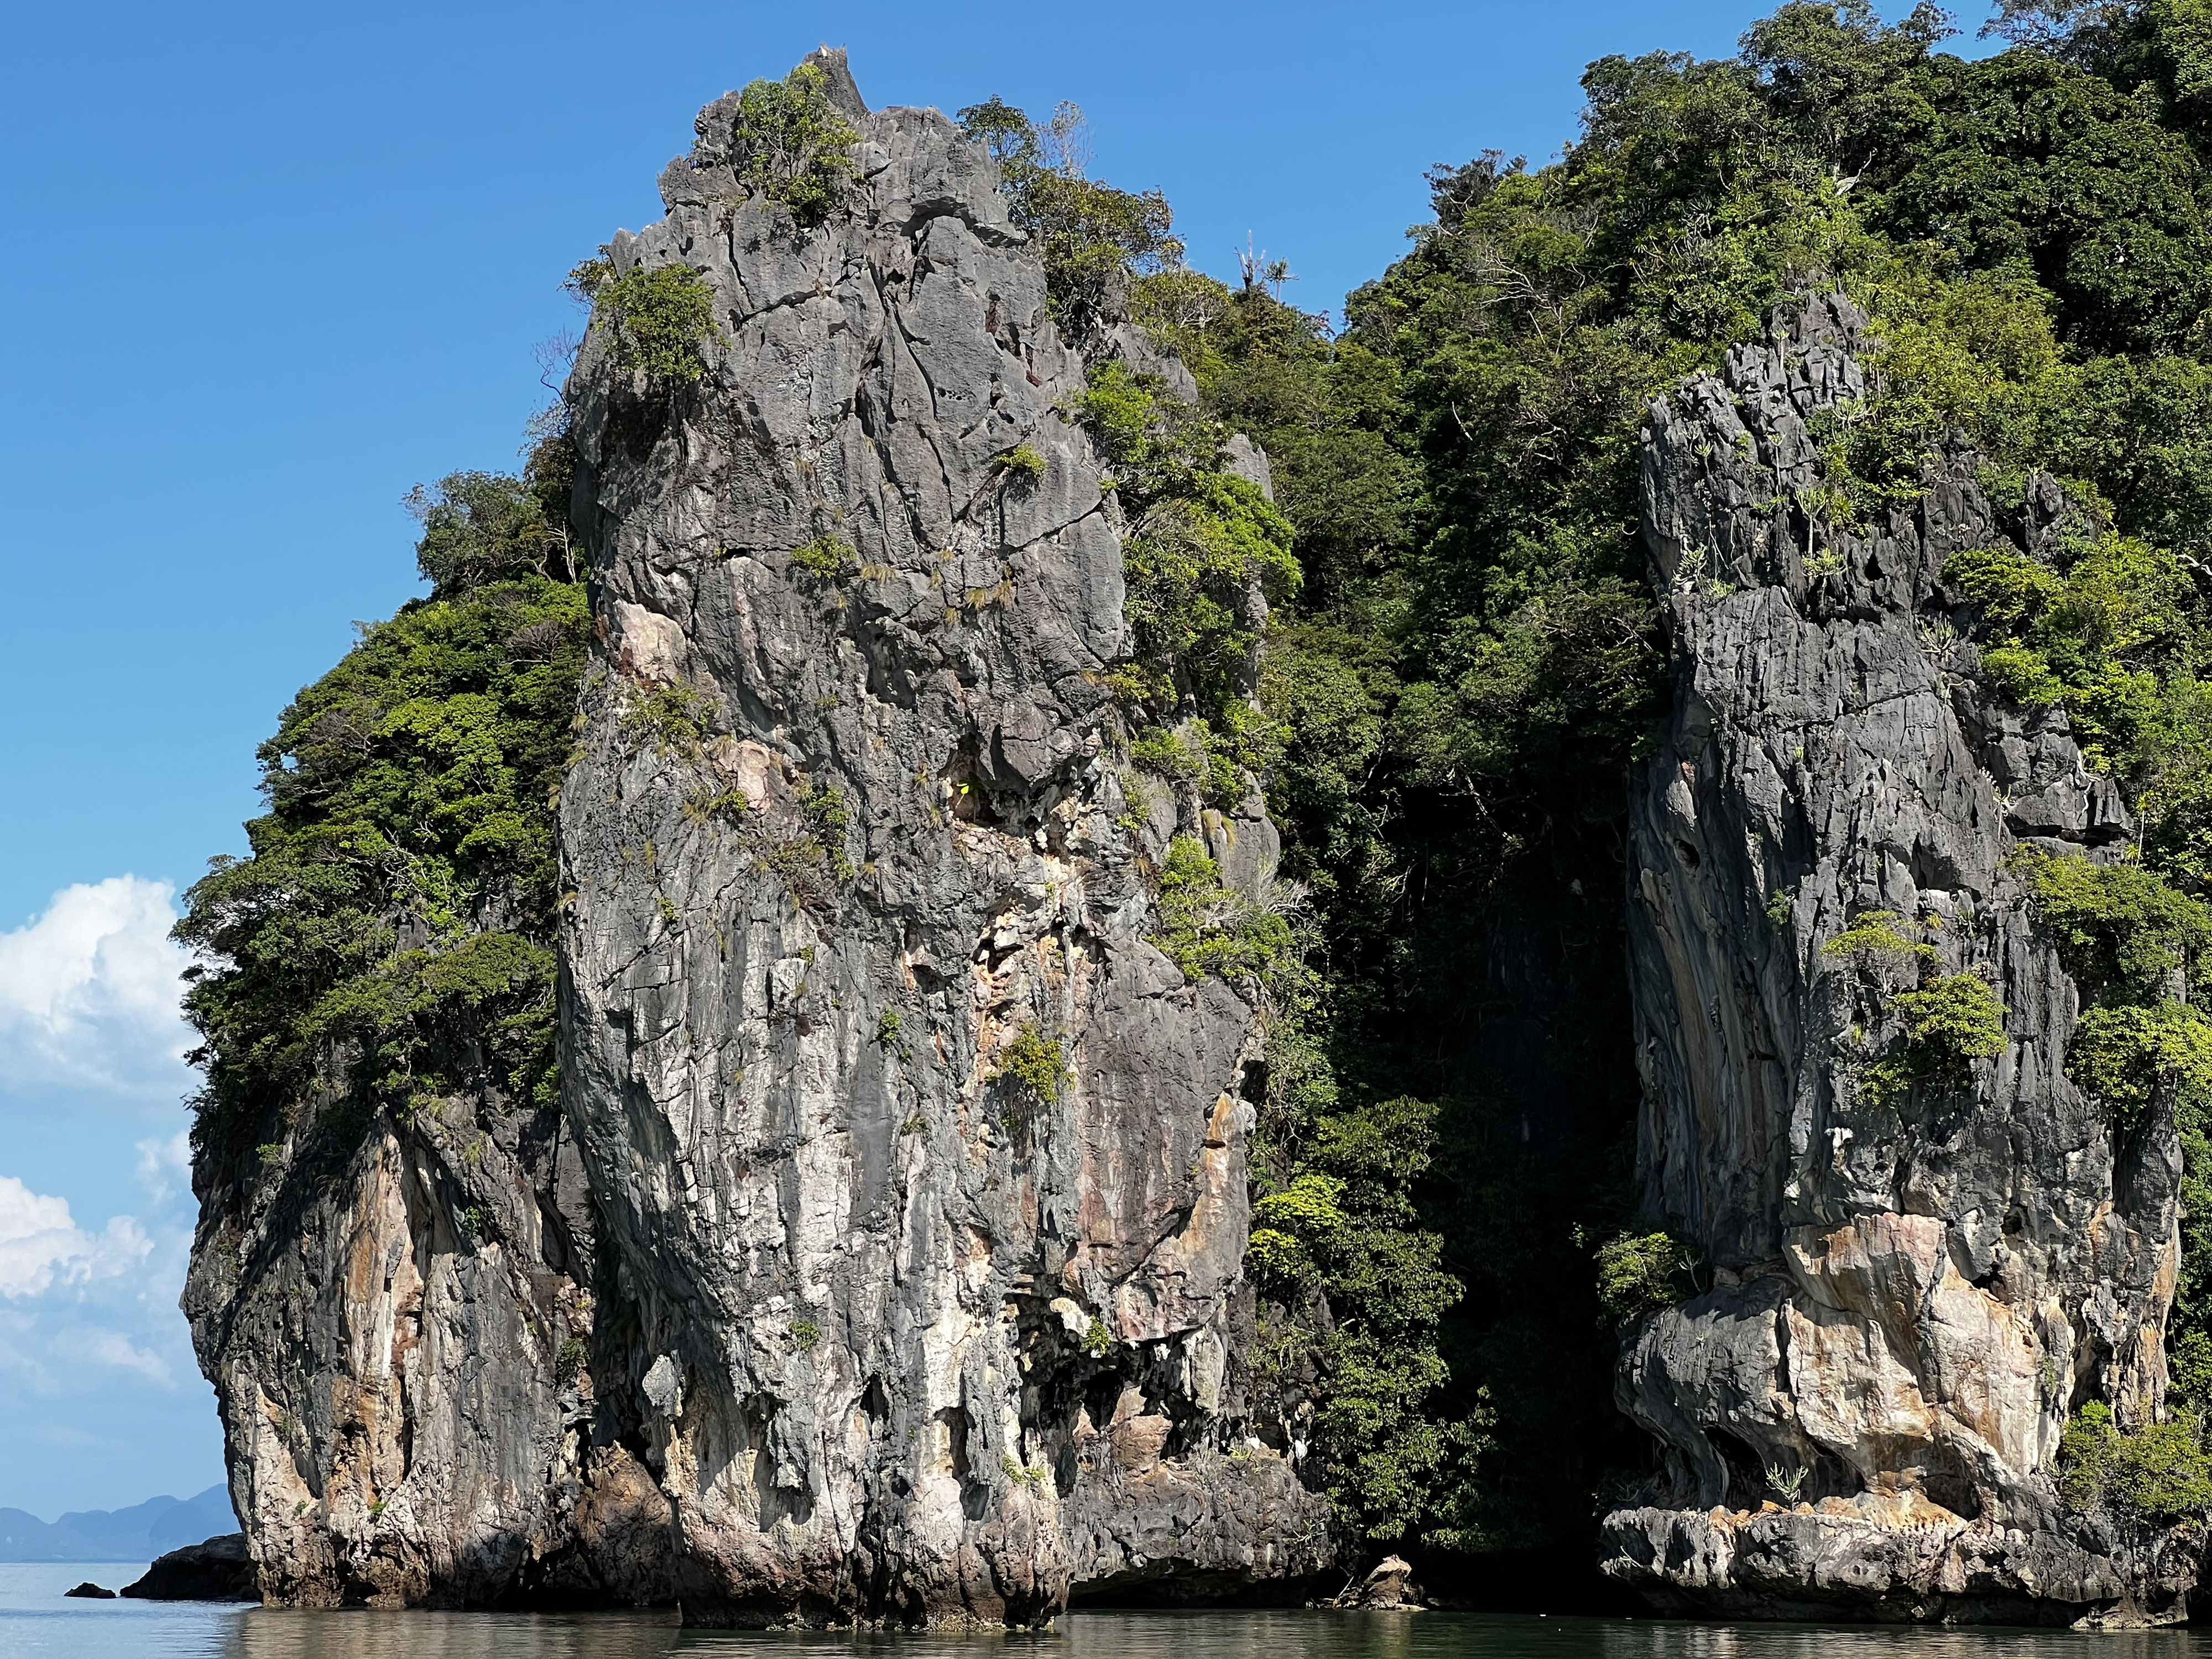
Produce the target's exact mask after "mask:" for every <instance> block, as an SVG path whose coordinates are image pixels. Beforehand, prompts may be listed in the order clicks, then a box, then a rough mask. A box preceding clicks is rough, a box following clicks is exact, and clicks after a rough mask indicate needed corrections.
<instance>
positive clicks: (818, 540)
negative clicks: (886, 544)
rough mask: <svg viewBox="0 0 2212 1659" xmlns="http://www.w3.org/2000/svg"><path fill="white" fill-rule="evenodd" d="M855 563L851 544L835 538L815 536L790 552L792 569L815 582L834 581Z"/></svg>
mask: <svg viewBox="0 0 2212 1659" xmlns="http://www.w3.org/2000/svg"><path fill="white" fill-rule="evenodd" d="M854 562H855V557H854V552H853V548H852V544H850V543H849V542H847V541H844V540H842V538H838V537H836V536H817V537H815V538H814V539H813V540H811V541H808V542H801V543H800V544H799V545H798V546H797V547H794V548H793V549H792V550H791V563H792V568H793V569H796V570H803V571H805V573H806V574H808V575H810V576H811V577H813V578H814V579H815V580H817V581H825V582H829V581H835V580H837V578H838V577H840V576H842V575H843V574H845V572H846V571H848V570H849V569H851V568H853V565H854Z"/></svg>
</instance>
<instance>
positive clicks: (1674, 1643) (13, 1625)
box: [0, 1602, 2212, 1659]
mask: <svg viewBox="0 0 2212 1659" xmlns="http://www.w3.org/2000/svg"><path fill="white" fill-rule="evenodd" d="M24 1638H28V1639H24ZM0 1652H4V1653H5V1654H6V1655H7V1656H8V1659H17V1656H18V1655H21V1656H26V1659H28V1656H33V1655H35V1656H38V1659H93V1656H95V1655H96V1656H100V1659H108V1656H121V1659H132V1656H137V1655H147V1656H159V1659H709V1656H713V1659H2212V1637H2202V1636H2199V1635H2197V1634H2196V1633H2195V1632H2187V1631H2148V1632H2138V1633H2134V1634H2128V1635H2075V1634H2072V1633H2070V1632H2063V1631H2030V1630H1978V1629H1961V1630H1932V1629H1927V1628H1923V1627H1913V1626H1879V1627H1869V1626H1846V1627H1835V1626H1774V1625H1683V1624H1668V1623H1661V1622H1658V1621H1646V1620H1597V1619H1534V1618H1522V1617H1511V1618H1505V1617H1499V1618H1489V1617H1479V1616H1474V1615H1462V1614H1456V1613H1417V1614H1408V1613H1322V1612H1313V1611H1281V1612H1222V1613H1076V1614H1073V1615H1072V1616H1071V1617H1069V1618H1066V1619H1064V1620H1061V1621H1060V1627H1059V1628H1058V1629H1057V1630H1056V1631H1054V1632H1048V1633H1046V1634H1042V1635H1034V1634H1024V1635H1012V1636H1009V1635H967V1636H952V1635H936V1634H925V1635H904V1634H900V1635H877V1634H860V1635H852V1634H844V1633H820V1632H810V1633H806V1634H798V1635H783V1634H774V1635H771V1634H768V1633H764V1632H750V1631H687V1630H681V1629H678V1627H677V1626H675V1625H674V1624H673V1623H671V1622H670V1621H669V1620H666V1619H665V1618H659V1617H652V1616H625V1615H617V1614H573V1615H560V1614H541V1615H513V1614H499V1613H368V1612H345V1613H294V1612H283V1611H277V1610H269V1609H263V1608H258V1607H254V1608H246V1607H230V1608H213V1607H205V1608H201V1607H191V1608H186V1607H175V1608H173V1609H169V1610H166V1611H164V1610H161V1609H157V1608H155V1607H149V1606H147V1605H146V1604H144V1603H137V1604H135V1605H134V1604H130V1603H125V1604H121V1605H118V1604H116V1603H113V1602H105V1603H101V1602H95V1603H90V1604H86V1603H76V1604H72V1605H71V1606H70V1607H66V1608H64V1607H53V1608H52V1610H51V1611H50V1612H47V1613H46V1616H44V1617H43V1618H41V1617H40V1616H39V1614H38V1613H33V1610H32V1609H30V1608H28V1607H21V1608H19V1609H15V1610H10V1609H7V1608H4V1607H0Z"/></svg>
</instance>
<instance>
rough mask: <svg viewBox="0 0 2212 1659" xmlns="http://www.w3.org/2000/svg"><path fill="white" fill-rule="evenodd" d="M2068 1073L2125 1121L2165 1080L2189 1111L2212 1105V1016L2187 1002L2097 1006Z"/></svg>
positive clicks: (2079, 1032) (2079, 1029) (2082, 1029)
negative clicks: (2207, 1016) (2205, 1014)
mask: <svg viewBox="0 0 2212 1659" xmlns="http://www.w3.org/2000/svg"><path fill="white" fill-rule="evenodd" d="M2066 1073H2067V1075H2068V1076H2069V1077H2070V1078H2072V1079H2074V1080H2075V1082H2076V1083H2078V1084H2080V1085H2081V1086H2082V1087H2083V1088H2084V1089H2086V1090H2087V1091H2089V1092H2090V1093H2091V1094H2093V1095H2094V1096H2096V1097H2097V1098H2098V1099H2099V1100H2100V1101H2102V1102H2104V1103H2105V1104H2106V1105H2107V1106H2109V1107H2110V1108H2112V1113H2113V1115H2114V1116H2116V1117H2117V1118H2118V1120H2119V1121H2121V1123H2123V1124H2131V1123H2134V1122H2136V1121H2138V1120H2139V1119H2140V1118H2141V1117H2142V1115H2143V1113H2144V1112H2145V1111H2147V1110H2148V1109H2149V1107H2150V1104H2151V1100H2152V1097H2153V1096H2154V1094H2155V1093H2156V1091H2158V1089H2159V1088H2160V1085H2171V1086H2172V1087H2173V1088H2174V1089H2175V1090H2176V1091H2177V1092H2178V1095H2179V1098H2180V1100H2181V1102H2182V1103H2183V1105H2184V1108H2185V1112H2186V1113H2189V1114H2202V1113H2203V1112H2204V1111H2205V1110H2207V1109H2212V1020H2207V1019H2206V1018H2205V1017H2204V1016H2203V1014H2202V1013H2200V1012H2198V1011H2197V1010H2196V1009H2194V1008H2191V1007H2190V1006H2187V1005H2186V1004H2185V1003H2179V1002H2174V1001H2172V1000H2162V1001H2160V1002H2157V1003H2155V1004H2153V1005H2152V1006H2149V1007H2131V1006H2108V1007H2101V1008H2092V1009H2090V1010H2089V1011H2088V1012H2086V1013H2084V1014H2083V1015H2082V1016H2081V1023H2080V1024H2077V1025H2076V1026H2075V1028H2074V1041H2073V1043H2072V1045H2071V1046H2070V1047H2069V1048H2068V1049H2067V1051H2066Z"/></svg>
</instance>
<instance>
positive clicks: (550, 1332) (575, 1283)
mask: <svg viewBox="0 0 2212 1659" xmlns="http://www.w3.org/2000/svg"><path fill="white" fill-rule="evenodd" d="M363 1130H364V1125H363V1122H362V1116H361V1114H360V1113H359V1111H358V1109H356V1108H354V1107H352V1106H351V1105H350V1103H348V1102H345V1101H342V1100H322V1101H315V1102H310V1103H307V1104H306V1107H305V1109H304V1110H303V1111H302V1113H301V1116H300V1119H299V1121H298V1124H297V1126H296V1127H295V1130H294V1131H293V1133H292V1136H291V1145H289V1146H288V1147H287V1148H285V1149H283V1150H284V1152H285V1158H284V1159H283V1169H282V1172H281V1175H280V1176H279V1178H277V1179H276V1180H275V1181H273V1182H271V1181H266V1180H256V1179H255V1178H254V1176H255V1174H256V1173H257V1172H256V1171H254V1170H251V1169H247V1170H238V1169H233V1168H230V1167H228V1165H227V1164H225V1163H224V1161H223V1160H222V1159H220V1158H216V1157H214V1156H212V1155H206V1156H203V1157H202V1158H200V1160H199V1162H198V1166H197V1170H196V1179H197V1182H198V1185H199V1195H200V1200H201V1220H200V1227H199V1233H198V1237H197V1240H196V1242H195V1245H194V1249H193V1254H192V1266H191V1275H190V1278H189V1279H188V1280H187V1283H186V1285H185V1299H184V1300H185V1312H186V1314H187V1315H188V1316H190V1317H191V1322H192V1338H193V1342H194V1346H196V1348H197V1351H198V1355H199V1360H200V1364H201V1368H202V1369H203V1370H204V1371H205V1372H206V1373H207V1375H208V1376H209V1377H210V1380H211V1381H212V1382H213V1383H214V1384H215V1387H216V1401H217V1404H218V1406H219V1407H220V1409H221V1411H222V1420H223V1427H224V1434H225V1451H226V1455H227V1461H228V1465H229V1470H230V1486H231V1498H232V1501H233V1503H234V1504H235V1505H236V1507H237V1510H238V1514H239V1517H240V1521H241V1522H242V1523H243V1524H244V1526H245V1528H246V1541H247V1546H248V1547H249V1548H250V1550H251V1553H252V1559H253V1561H254V1563H255V1564H256V1566H257V1568H258V1574H259V1583H260V1588H261V1592H262V1594H263V1595H264V1598H265V1599H266V1600H267V1601H270V1603H271V1604H274V1605H290V1606H303V1607H336V1606H339V1605H343V1604H346V1603H358V1602H364V1601H366V1602H368V1603H371V1604H374V1605H379V1606H408V1605H417V1604H428V1605H434V1606H471V1605H476V1606H483V1605H507V1604H513V1603H516V1602H520V1601H549V1600H563V1599H577V1600H583V1601H604V1600H616V1601H631V1600H635V1601H652V1600H656V1599H665V1597H666V1596H667V1595H668V1593H669V1590H668V1581H667V1577H666V1574H665V1556H666V1551H667V1525H666V1522H667V1506H666V1504H665V1502H664V1501H662V1500H661V1499H660V1498H659V1493H658V1492H656V1491H654V1489H653V1484H652V1482H651V1480H649V1479H647V1478H646V1477H645V1475H644V1474H643V1472H642V1471H641V1470H639V1469H637V1468H635V1467H634V1466H629V1465H628V1464H627V1454H625V1453H624V1452H623V1450H622V1449H621V1448H620V1447H619V1446H618V1445H615V1444H611V1443H610V1444H606V1445H603V1446H600V1447H597V1448H595V1447H594V1446H593V1445H592V1395H591V1379H590V1376H589V1375H588V1373H587V1371H586V1370H585V1368H584V1366H583V1364H582V1361H583V1358H584V1354H585V1348H586V1339H587V1338H588V1336H589V1334H590V1331H591V1310H592V1297H591V1294H590V1285H591V1283H592V1230H591V1215H592V1206H591V1201H590V1198H589V1194H588V1193H587V1192H586V1189H585V1187H584V1183H583V1180H582V1168H581V1165H580V1163H579V1161H578V1159H577V1157H576V1152H575V1147H574V1142H573V1141H572V1140H570V1139H568V1135H567V1133H566V1132H565V1130H564V1128H563V1125H562V1116H561V1114H560V1112H559V1111H558V1109H554V1108H550V1107H549V1108H539V1109H532V1108H529V1107H526V1106H524V1105H522V1104H520V1103H515V1102H511V1101H508V1100H507V1099H505V1098H503V1097H501V1096H500V1095H498V1094H497V1093H496V1092H492V1093H487V1094H484V1095H473V1094H471V1095H465V1096H461V1097H456V1098H453V1099H450V1100H446V1101H441V1102H438V1103H435V1104H426V1105H424V1106H422V1107H421V1108H419V1109H417V1110H416V1113H415V1114H414V1115H413V1116H412V1119H411V1121H408V1122H406V1123H404V1124H400V1123H394V1122H387V1121H382V1120H377V1121H374V1122H373V1123H372V1124H370V1125H368V1127H367V1132H366V1133H363ZM640 1528H642V1529H643V1536H642V1539H641V1538H640V1536H639V1533H640Z"/></svg>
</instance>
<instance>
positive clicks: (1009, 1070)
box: [991, 1020, 1075, 1106]
mask: <svg viewBox="0 0 2212 1659" xmlns="http://www.w3.org/2000/svg"><path fill="white" fill-rule="evenodd" d="M1074 1075H1075V1074H1074V1073H1073V1072H1072V1071H1070V1070H1069V1069H1068V1065H1067V1057H1066V1055H1065V1054H1062V1053H1061V1052H1060V1044H1059V1043H1057V1042H1054V1041H1053V1040H1052V1039H1051V1038H1050V1037H1048V1036H1045V1034H1044V1033H1043V1032H1042V1030H1039V1029H1038V1028H1037V1025H1036V1022H1035V1021H1034V1020H1032V1021H1030V1023H1028V1024H1024V1026H1023V1027H1022V1028H1021V1029H1020V1030H1018V1031H1016V1032H1015V1033H1014V1035H1013V1036H1011V1037H1009V1038H1008V1039H1007V1040H1006V1042H1003V1043H1001V1044H1000V1045H999V1054H998V1064H997V1065H996V1066H994V1068H993V1070H992V1073H991V1077H992V1079H993V1080H994V1081H1002V1082H1006V1083H1010V1084H1012V1085H1013V1086H1014V1088H1015V1089H1016V1090H1017V1091H1019V1092H1020V1093H1021V1094H1023V1095H1024V1096H1025V1097H1028V1098H1029V1099H1030V1101H1031V1102H1033V1103H1036V1105H1039V1106H1057V1105H1059V1104H1060V1095H1061V1094H1062V1092H1063V1091H1065V1090H1066V1087H1067V1085H1068V1084H1069V1083H1070V1082H1071V1081H1072V1080H1073V1078H1074Z"/></svg>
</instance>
